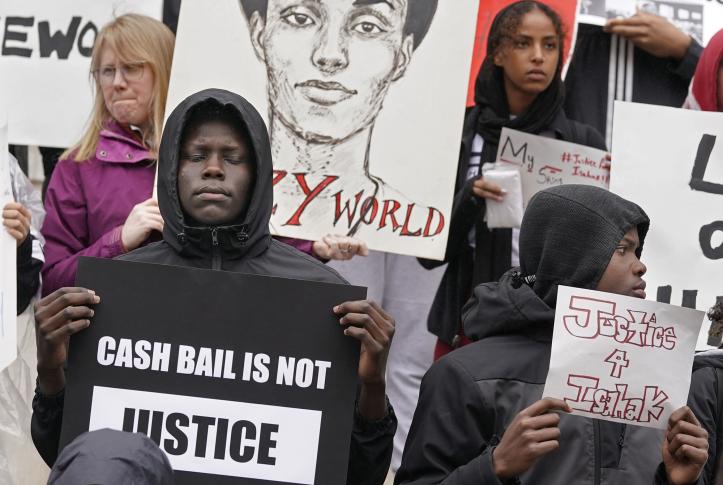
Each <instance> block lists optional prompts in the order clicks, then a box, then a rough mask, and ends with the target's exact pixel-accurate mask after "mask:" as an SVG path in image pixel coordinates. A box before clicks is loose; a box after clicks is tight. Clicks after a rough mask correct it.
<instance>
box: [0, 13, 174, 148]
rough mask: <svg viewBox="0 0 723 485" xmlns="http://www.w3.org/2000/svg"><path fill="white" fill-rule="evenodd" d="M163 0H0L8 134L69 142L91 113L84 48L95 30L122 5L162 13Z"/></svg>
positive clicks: (26, 141) (1, 78)
mask: <svg viewBox="0 0 723 485" xmlns="http://www.w3.org/2000/svg"><path fill="white" fill-rule="evenodd" d="M162 5H163V1H162V0H2V2H0V73H2V74H1V75H0V91H1V92H4V93H5V97H6V98H7V101H8V113H9V115H8V122H9V124H8V128H9V131H8V140H9V142H10V143H13V144H18V145H41V146H53V147H68V146H70V145H72V144H73V143H75V142H77V141H78V140H79V139H80V136H81V135H82V133H83V128H84V126H85V123H86V122H87V120H88V117H89V116H90V111H91V107H92V102H93V92H94V91H93V89H94V88H93V84H92V82H91V78H90V72H89V71H90V55H91V52H92V48H93V42H94V41H95V37H96V35H97V33H98V31H99V30H100V29H101V28H102V27H103V25H105V24H106V23H108V22H109V21H111V20H113V18H115V17H117V16H119V15H122V14H124V13H128V12H136V13H142V14H145V15H149V16H151V17H154V18H156V19H160V18H161V8H162Z"/></svg>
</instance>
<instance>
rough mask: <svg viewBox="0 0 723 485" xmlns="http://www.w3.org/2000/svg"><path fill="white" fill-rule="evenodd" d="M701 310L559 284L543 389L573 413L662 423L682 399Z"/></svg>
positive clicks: (653, 425) (640, 423)
mask: <svg viewBox="0 0 723 485" xmlns="http://www.w3.org/2000/svg"><path fill="white" fill-rule="evenodd" d="M704 318H705V313H704V312H700V311H696V310H691V309H688V308H680V307H675V306H672V305H666V304H663V303H655V302H650V301H647V300H642V299H638V298H631V297H628V296H621V295H614V294H611V293H603V292H601V291H592V290H582V289H579V288H571V287H568V286H560V288H559V290H558V294H557V306H556V311H555V329H554V332H553V337H552V354H551V356H550V370H549V373H548V374H547V381H546V382H545V390H544V392H543V396H545V397H554V398H558V399H563V400H565V402H567V404H569V405H570V407H571V408H572V413H573V414H578V415H580V416H587V417H590V418H598V419H603V420H606V421H615V422H618V423H627V424H634V425H638V426H648V427H651V428H660V429H665V428H666V427H667V424H668V418H669V417H670V415H671V414H672V412H673V411H674V410H676V409H677V408H679V407H681V406H683V405H685V403H686V401H687V400H688V390H689V388H690V374H691V371H692V368H693V354H694V352H693V349H694V347H695V340H696V337H697V335H698V331H699V330H700V325H701V323H702V321H703V319H704Z"/></svg>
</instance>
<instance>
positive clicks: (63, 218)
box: [42, 14, 174, 295]
mask: <svg viewBox="0 0 723 485" xmlns="http://www.w3.org/2000/svg"><path fill="white" fill-rule="evenodd" d="M173 44H174V36H173V33H172V32H171V31H170V30H169V29H168V27H166V26H165V25H163V24H162V23H161V22H159V21H157V20H154V19H152V18H150V17H146V16H143V15H135V14H128V15H123V16H120V17H118V18H116V19H115V20H113V21H112V22H110V23H109V24H107V25H106V26H104V27H103V29H101V31H100V32H99V33H98V37H97V39H96V42H95V46H94V47H93V55H92V59H91V75H92V80H93V83H94V86H95V102H94V105H93V111H92V113H91V117H90V121H89V124H88V128H87V130H86V132H85V134H84V135H83V137H82V138H81V139H80V141H78V143H77V144H76V145H75V146H73V147H71V148H70V149H68V150H67V151H66V152H65V153H63V155H62V156H61V157H60V161H59V162H58V165H57V167H56V168H55V171H54V172H53V176H52V178H51V179H50V184H49V185H48V191H47V194H46V199H45V209H46V211H47V217H46V219H45V224H44V225H43V228H42V233H43V235H44V236H45V239H46V245H45V255H46V260H45V261H46V262H45V266H44V267H43V290H42V292H43V295H47V294H49V293H52V292H53V291H54V290H56V289H58V288H60V287H63V286H72V285H73V283H74V280H75V273H76V269H77V262H78V257H79V256H95V257H101V258H113V257H115V256H118V255H120V254H123V253H125V252H127V251H131V250H133V249H135V248H137V247H139V246H141V245H143V244H144V242H145V241H147V240H148V238H149V237H151V236H152V234H153V233H154V231H158V232H160V231H162V229H163V219H162V218H161V214H160V212H159V210H158V204H157V203H156V201H155V200H153V199H151V195H152V193H153V181H154V174H155V167H154V164H155V160H156V158H157V149H158V145H159V143H160V136H161V129H162V127H163V114H164V110H165V102H166V94H167V91H168V80H169V76H170V72H171V60H172V57H173Z"/></svg>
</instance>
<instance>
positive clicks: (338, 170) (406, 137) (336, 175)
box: [167, 0, 479, 259]
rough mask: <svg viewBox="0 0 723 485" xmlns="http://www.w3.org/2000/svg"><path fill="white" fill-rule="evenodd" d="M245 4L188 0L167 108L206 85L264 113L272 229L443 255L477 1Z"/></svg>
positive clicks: (335, 0) (236, 0) (229, 0)
mask: <svg viewBox="0 0 723 485" xmlns="http://www.w3.org/2000/svg"><path fill="white" fill-rule="evenodd" d="M241 3H242V4H244V5H245V7H244V8H243V9H242V7H241V6H240V5H239V0H217V1H215V2H212V3H209V2H206V1H201V0H184V2H183V4H182V6H181V13H180V18H179V23H178V35H177V42H176V49H175V53H174V62H173V73H172V76H171V84H170V87H169V98H168V103H167V114H168V113H170V111H171V110H173V108H174V107H175V106H176V105H177V104H178V103H179V102H180V101H181V100H183V99H184V98H185V97H186V96H188V95H189V94H191V93H194V92H196V91H199V90H202V89H205V88H210V87H216V88H223V89H227V90H229V91H233V92H236V93H239V94H241V95H242V96H244V97H245V98H246V99H248V100H249V101H250V102H251V103H252V104H253V105H254V106H255V107H256V108H257V109H258V111H259V112H260V113H261V114H262V115H263V116H264V118H265V120H266V122H267V124H268V125H269V132H270V136H271V139H272V153H273V156H274V168H275V177H274V202H275V204H276V206H275V210H274V214H273V216H272V220H271V230H272V232H273V233H274V234H278V235H282V236H289V237H297V238H302V239H313V240H317V239H320V238H321V237H323V236H324V235H326V234H328V233H335V234H353V235H356V236H358V237H360V238H362V239H363V240H365V241H366V242H367V244H368V245H369V248H370V249H377V250H382V251H389V252H396V253H403V254H411V255H415V256H423V257H428V258H436V259H441V258H442V257H443V255H444V250H445V246H446V239H447V232H448V224H449V213H450V210H451V205H452V198H453V195H454V184H455V177H456V170H457V161H458V155H459V142H460V134H461V130H462V122H463V118H464V105H465V98H466V92H467V81H468V79H469V69H470V62H471V59H472V47H473V42H474V35H475V27H476V25H475V22H476V19H477V8H478V5H479V1H478V0H458V1H455V2H438V3H437V2H433V1H429V0H415V1H413V2H411V1H410V2H407V1H404V0H402V1H399V2H353V1H351V0H344V1H339V0H322V1H319V2H313V4H314V8H313V9H312V8H307V7H308V6H306V7H304V6H296V7H294V9H293V12H292V11H290V10H289V9H281V8H280V6H279V5H278V3H279V2H275V1H273V0H272V1H270V2H268V7H267V9H266V10H265V11H258V10H253V9H252V8H251V2H241ZM259 3H263V2H256V4H257V5H258V4H259ZM435 3H437V5H436V10H435V9H433V8H432V9H431V10H430V7H432V6H433V5H434V4H435ZM394 5H396V6H397V7H399V8H394V7H393V6H394ZM262 8H263V7H262ZM289 8H291V7H289ZM407 9H413V10H410V11H411V12H412V13H411V15H410V17H409V18H410V19H411V20H409V21H407V20H406V14H405V12H406V11H407ZM287 10H289V11H287ZM425 26H428V30H425V29H426V27H425ZM414 32H416V33H414ZM252 34H253V35H252ZM252 38H253V39H254V41H253V42H252ZM269 79H271V81H269ZM268 93H270V95H269V94H268Z"/></svg>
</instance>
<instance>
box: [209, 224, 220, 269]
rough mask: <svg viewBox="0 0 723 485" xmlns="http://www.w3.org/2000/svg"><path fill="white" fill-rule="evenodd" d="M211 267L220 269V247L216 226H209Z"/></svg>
mask: <svg viewBox="0 0 723 485" xmlns="http://www.w3.org/2000/svg"><path fill="white" fill-rule="evenodd" d="M211 269H221V248H220V247H219V246H218V228H217V227H213V228H211Z"/></svg>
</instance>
